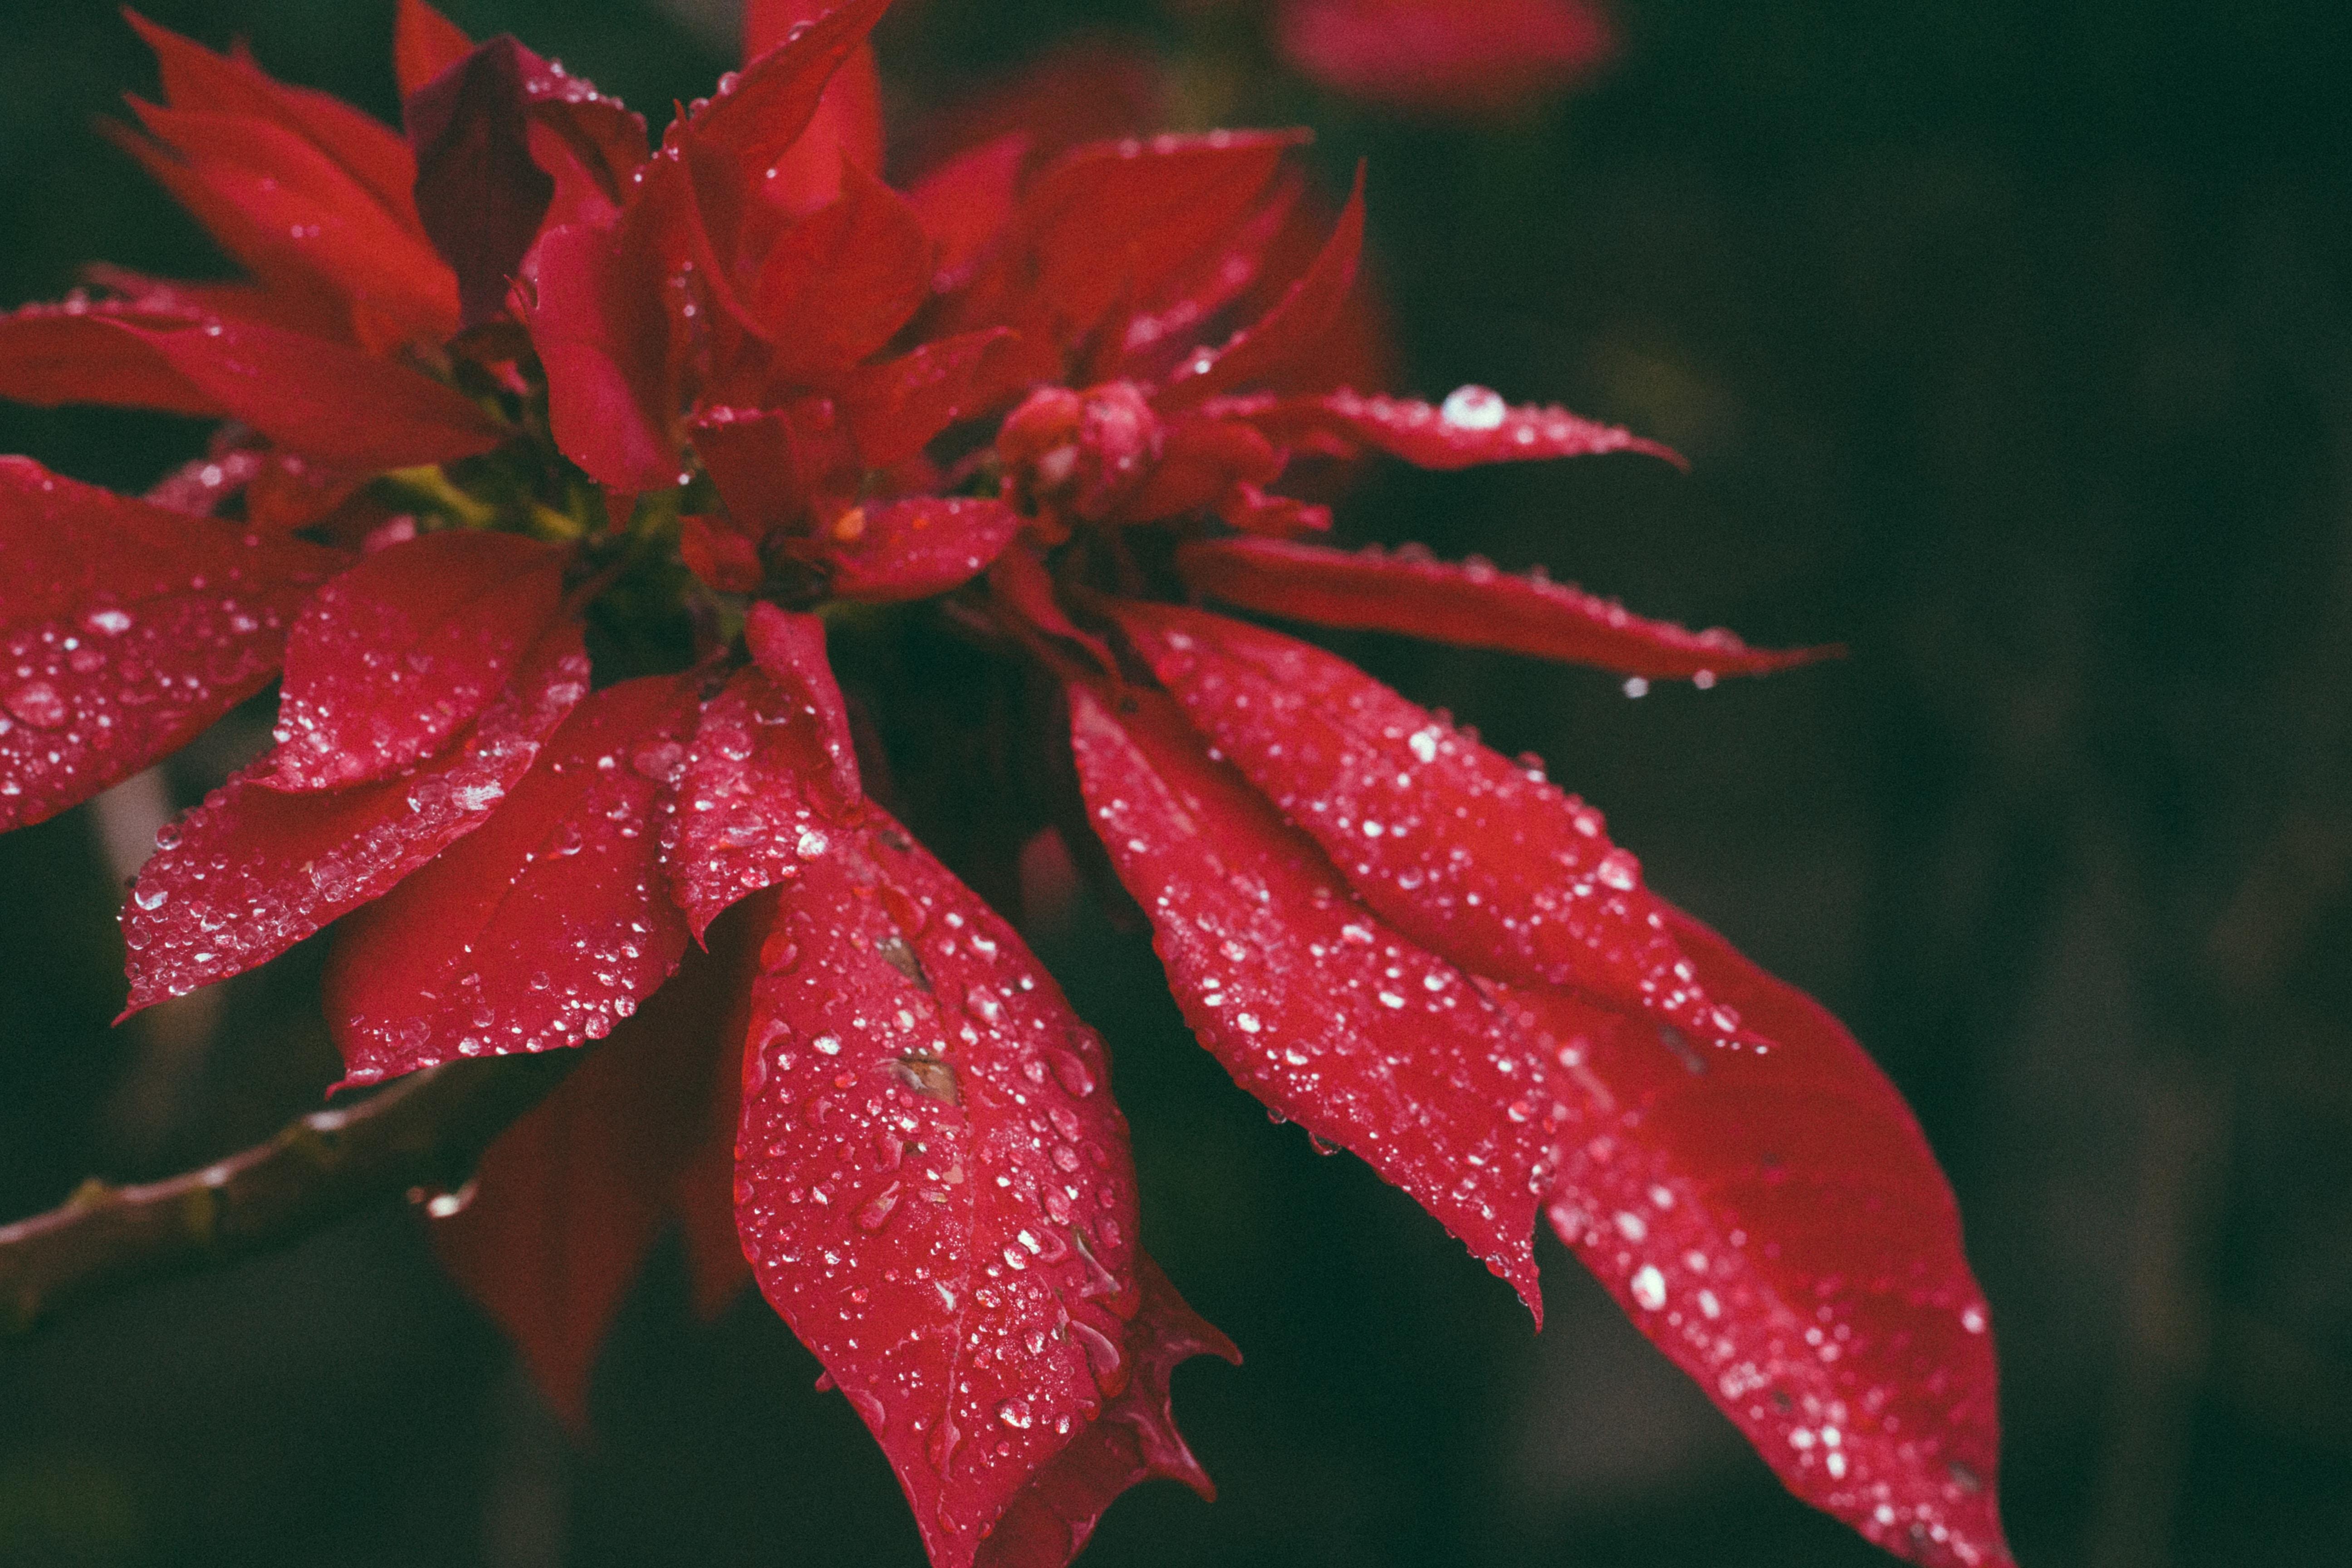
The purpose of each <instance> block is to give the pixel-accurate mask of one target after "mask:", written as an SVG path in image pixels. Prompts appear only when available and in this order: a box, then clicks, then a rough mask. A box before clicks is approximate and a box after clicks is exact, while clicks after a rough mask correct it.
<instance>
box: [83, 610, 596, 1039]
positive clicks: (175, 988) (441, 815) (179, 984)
mask: <svg viewBox="0 0 2352 1568" xmlns="http://www.w3.org/2000/svg"><path fill="white" fill-rule="evenodd" d="M587 689H588V657H587V654H586V652H585V651H584V650H583V647H582V646H581V640H580V628H579V627H578V626H562V627H560V628H558V629H556V630H555V631H553V632H551V633H549V634H548V635H547V636H545V637H541V639H540V641H539V644H538V646H537V647H533V648H531V649H530V651H529V653H528V654H527V655H526V656H525V657H524V658H522V660H521V661H520V664H519V665H518V667H517V668H515V670H514V672H513V677H512V679H511V680H509V682H508V684H507V686H506V689H504V690H503V691H502V692H500V693H499V696H498V699H497V700H495V701H493V702H492V703H491V704H490V705H489V706H488V709H486V710H484V711H483V712H482V714H481V715H480V717H479V718H478V719H476V720H474V721H472V723H471V725H470V727H469V728H468V729H467V731H466V732H465V733H464V734H463V735H462V736H460V737H459V738H458V739H457V743H456V744H454V745H452V746H450V747H449V748H448V750H447V751H446V752H443V753H442V754H440V755H438V756H436V757H433V758H431V759H429V760H427V761H425V763H422V764H421V765H419V766H417V767H415V768H414V769H413V770H411V771H409V772H408V773H404V774H403V775H402V776H400V777H397V778H387V779H383V780H382V781H380V782H377V783H373V784H356V785H354V786H352V787H350V788H343V789H333V790H322V791H318V792H314V793H310V794H303V795H289V794H286V793H284V792H282V791H280V790H278V789H276V788H273V787H270V786H271V785H272V784H274V783H275V782H276V778H275V775H274V774H272V773H269V771H268V760H267V759H265V760H264V761H263V762H262V763H259V764H257V765H256V766H255V767H254V768H252V769H249V770H247V772H246V773H241V774H238V775H237V776H236V777H234V778H232V779H230V780H229V782H228V783H227V784H224V785H222V786H221V787H220V788H219V789H217V790H215V791H214V792H213V793H212V794H211V795H209V796H207V797H206V798H205V803H204V804H203V805H200V806H198V807H196V808H195V809H194V811H191V812H189V813H188V814H187V815H185V816H183V817H181V818H180V819H179V821H177V822H175V823H173V825H172V826H169V827H168V828H166V829H165V830H164V833H165V837H166V838H167V839H168V842H165V843H163V844H162V847H159V848H158V849H157V850H156V852H155V854H154V855H153V856H152V857H151V858H149V859H148V861H147V863H146V865H145V866H144V867H142V868H141V870H140V873H139V882H138V886H137V888H136V889H134V890H133V891H132V893H131V901H130V902H129V903H128V904H126V905H124V906H123V910H122V937H123V945H124V947H125V948H126V949H128V950H129V953H130V961H129V965H128V967H129V969H130V973H131V999H130V1001H129V1003H128V1004H127V1008H128V1010H129V1011H131V1012H136V1011H138V1010H139V1009H141V1008H142V1007H147V1006H151V1005H153V1004H155V1003H157V1002H160V1001H162V1000H163V999H164V998H165V997H167V996H178V995H183V994H185V993H187V992H190V991H193V990H194V989H195V988H196V987H198V986H200V985H209V984H214V983H215V982H216V981H221V980H226V979H227V978H228V977H229V976H230V975H232V974H236V973H242V972H244V971H245V970H247V969H251V968H252V967H254V966H255V965H256V964H258V963H263V962H265V961H266V960H268V959H270V958H274V957H276V956H277V955H278V953H280V952H284V951H286V949H288V948H289V947H291V946H293V945H294V943H296V942H299V941H301V940H302V939H303V938H304V937H307V936H309V935H310V934H311V933H312V932H314V931H320V930H321V929H323V928H324V927H325V926H326V925H327V923H328V922H329V921H332V920H334V919H336V918H337V917H338V916H341V915H343V914H346V913H348V912H350V911H351V910H355V909H357V908H359V907H360V906H361V905H362V904H364V903H367V902H368V901H369V900H373V899H377V898H380V897H382V896H383V894H385V893H387V892H389V891H390V890H391V889H393V888H394V887H395V886H396V885H398V883H399V882H400V880H401V879H403V878H404V877H406V876H407V875H408V874H409V873H410V872H412V871H414V870H415V869H416V868H418V867H420V866H422V865H424V864H425V862H426V861H428V860H430V859H432V858H434V857H435V856H436V855H437V854H439V853H440V852H441V851H442V850H443V849H445V848H446V847H448V846H449V845H451V844H453V843H455V842H456V841H457V839H459V838H461V837H464V836H465V835H467V833H470V832H472V831H473V830H474V829H476V828H478V827H479V826H482V824H483V823H485V822H487V821H488V820H489V816H490V813H491V811H492V810H493V808H495V807H496V806H497V805H499V803H500V802H501V801H503V800H504V799H505V798H506V796H507V795H508V793H509V791H511V790H512V789H513V788H514V787H515V785H516V784H518V783H519V782H520V780H521V778H522V776H523V774H524V773H525V772H526V771H528V770H529V768H530V764H531V762H532V760H533V759H534V758H535V757H537V756H538V754H539V750H540V747H541V744H542V743H543V742H545V741H546V739H547V737H548V736H549V734H550V733H551V732H552V731H554V729H555V727H556V726H557V725H558V724H559V723H561V722H562V721H563V718H564V715H565V714H567V713H568V712H570V711H571V710H572V705H573V704H574V703H576V702H578V701H579V700H580V699H581V697H582V696H583V694H584V693H585V692H586V691H587Z"/></svg>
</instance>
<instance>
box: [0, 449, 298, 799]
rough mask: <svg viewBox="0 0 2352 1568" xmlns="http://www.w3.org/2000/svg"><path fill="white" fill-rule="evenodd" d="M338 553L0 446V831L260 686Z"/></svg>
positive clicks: (187, 733) (134, 767)
mask: <svg viewBox="0 0 2352 1568" xmlns="http://www.w3.org/2000/svg"><path fill="white" fill-rule="evenodd" d="M343 559H344V557H342V556H341V554H340V553H338V552H334V551H331V550H324V549H321V548H320V547H319V546H317V545H313V544H307V543H304V542H301V541H299V540H293V539H287V538H283V537H278V536H275V535H270V534H267V533H262V532H258V531H253V530H250V529H247V528H246V527H245V526H243V525H241V524H238V523H234V522H224V521H215V520H213V519H210V518H191V517H185V516H183V515H181V514H179V513H177V512H171V511H165V510H162V509H160V508H158V507H152V506H149V505H147V504H146V503H144V502H142V501H135V500H128V499H127V498H124V497H121V496H117V495H112V494H110V493H109V492H107V491H105V490H101V489H96V488H95V487H93V486H89V485H84V484H78V483H76V482H75V481H74V480H72V479H65V478H63V477H61V476H59V475H57V474H52V473H50V472H49V471H48V470H47V469H45V468H42V467H41V466H40V465H39V464H37V463H34V462H31V461H29V460H28V459H26V458H0V581H5V583H6V584H8V588H7V593H6V595H5V597H0V830H5V829H6V828H10V827H21V826H26V824H28V823H35V822H39V821H41V820H42V819H44V818H46V817H49V816H56V815H57V814H58V812H60V811H63V810H65V809H66V808H67V807H68V806H70V805H77V804H79V802H81V801H83V800H86V799H88V798H89V796H91V795H96V794H97V793H98V792H99V791H100V790H102V789H104V788H105V787H106V786H107V785H109V784H114V783H116V782H118V781H120V780H121V779H124V778H127V777H129V776H130V775H131V774H132V773H137V772H138V771H139V770H140V769H142V768H143V767H145V766H147V765H148V764H149V763H152V762H154V761H155V760H156V759H158V758H160V757H163V756H167V755H169V754H170V753H171V752H174V751H176V750H178V749H179V748H180V747H182V746H184V745H185V744H186V743H187V742H190V741H192V740H194V738H195V737H196V735H197V734H198V732H200V731H203V730H205V728H207V727H208V726H210V725H211V723H212V722H213V721H215V719H218V718H219V717H220V716H221V715H222V714H224V713H226V712H227V711H228V710H230V709H231V708H234V707H235V706H236V704H238V703H239V702H242V701H244V700H246V699H247V698H248V697H250V696H252V695H253V694H254V693H255V692H257V691H258V690H260V689H262V688H263V687H264V686H266V685H268V682H269V679H270V678H271V677H272V676H274V675H275V674H276V673H277V672H278V659H279V657H280V654H281V651H282V650H283V648H284V647H285V640H286V627H287V625H288V624H289V622H291V621H292V620H293V619H294V616H295V614H296V612H297V611H298V610H299V608H300V606H301V604H302V602H303V600H305V599H307V598H308V597H309V596H310V592H311V590H312V588H313V587H314V586H315V585H316V584H318V583H319V582H320V581H321V580H322V579H324V578H325V577H327V576H328V575H329V574H331V573H332V572H333V571H334V570H335V568H336V567H337V566H338V565H339V564H340V563H341V562H342V560H343Z"/></svg>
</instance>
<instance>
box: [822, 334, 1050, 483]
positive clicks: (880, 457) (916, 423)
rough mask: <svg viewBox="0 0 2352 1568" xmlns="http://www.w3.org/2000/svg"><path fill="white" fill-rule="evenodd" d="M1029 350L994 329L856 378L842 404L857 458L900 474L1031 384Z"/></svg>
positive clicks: (866, 369)
mask: <svg viewBox="0 0 2352 1568" xmlns="http://www.w3.org/2000/svg"><path fill="white" fill-rule="evenodd" d="M1023 351H1024V343H1023V342H1022V340H1021V337H1020V335H1019V334H1018V333H1016V332H1013V331H1007V330H1006V329H1004V328H1002V327H992V328H989V329H987V330H986V331H977V332H965V333H963V334H961V336H958V337H952V338H942V339H940V340H939V341H938V342H929V343H925V344H923V345H922V346H921V347H920V348H918V349H915V350H912V351H910V352H909V353H906V354H904V355H902V356H901V357H899V358H898V359H894V360H885V361H883V362H882V363H879V364H874V365H866V366H863V367H861V368H860V369H858V370H856V372H854V373H852V374H851V375H850V377H849V380H848V383H847V384H846V385H845V387H844V388H843V391H842V394H841V405H842V412H843V414H844V416H845V417H846V418H847V420H848V422H849V432H850V435H851V437H853V438H854V439H855V440H856V443H857V451H858V455H859V456H860V457H862V458H865V459H866V463H867V464H868V465H869V466H870V467H873V468H894V467H896V466H897V465H898V464H900V463H903V462H905V461H906V460H907V459H908V458H911V457H913V456H915V455H916V454H917V453H919V452H920V451H921V450H922V449H923V447H925V446H927V445H929V442H930V439H931V437H934V436H937V435H938V434H939V433H940V431H942V430H945V429H946V428H947V427H948V426H950V425H952V424H954V423H955V422H956V421H957V420H959V419H968V418H971V417H972V416H976V415H981V414H985V413H987V412H988V411H989V410H991V409H992V408H994V407H995V406H996V405H999V404H1001V403H1003V402H1004V401H1005V400H1006V399H1008V398H1010V397H1011V396H1012V395H1013V393H1015V392H1017V391H1018V390H1020V388H1021V387H1022V385H1023V384H1024V383H1025V382H1026V380H1027V378H1028V377H1027V373H1028V371H1029V369H1030V367H1029V365H1028V364H1027V363H1025V362H1026V360H1027V359H1028V358H1029V357H1030V356H1028V355H1026V354H1024V352H1023Z"/></svg>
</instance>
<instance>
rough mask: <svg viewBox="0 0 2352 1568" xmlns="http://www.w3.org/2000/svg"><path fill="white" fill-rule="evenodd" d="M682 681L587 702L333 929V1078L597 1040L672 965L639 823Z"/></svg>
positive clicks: (677, 917) (659, 789) (682, 697)
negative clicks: (475, 815) (522, 767)
mask: <svg viewBox="0 0 2352 1568" xmlns="http://www.w3.org/2000/svg"><path fill="white" fill-rule="evenodd" d="M698 689H699V680H698V679H697V678H694V677H690V676H688V677H678V676H654V677H647V678H645V679H638V680H626V681H623V682H622V683H621V684H620V685H618V686H614V687H609V688H607V689H604V690H603V691H599V692H597V693H595V694H594V695H593V696H591V697H589V698H588V699H586V700H584V701H583V702H582V703H581V704H580V706H579V707H578V708H576V709H574V710H572V716H571V717H570V718H569V719H567V720H565V721H564V722H563V725H562V728H560V729H559V730H557V731H556V732H555V734H554V735H553V736H552V737H551V739H550V740H549V742H548V743H547V744H546V746H545V747H544V748H542V750H541V753H540V757H539V760H538V762H537V763H535V764H534V765H533V767H532V768H531V770H530V773H526V774H524V775H523V779H522V782H521V783H520V784H518V785H516V786H515V788H514V789H513V790H512V791H510V792H509V794H508V795H507V798H506V800H505V801H504V802H503V803H502V804H501V805H499V808H498V809H497V810H496V811H495V812H493V813H492V814H491V816H490V819H489V821H488V822H487V823H484V824H483V825H482V826H479V827H478V828H476V829H475V830H474V831H473V832H472V833H470V834H468V835H467V836H466V837H463V838H461V839H459V840H457V843H455V844H453V845H452V846H450V847H448V848H447V849H445V850H443V851H442V852H441V855H440V856H439V858H436V859H435V860H434V861H433V862H432V864H430V865H428V866H426V867H425V868H424V869H423V870H421V871H418V872H416V873H415V874H414V875H413V876H411V877H409V878H408V879H407V880H405V881H404V882H402V883H401V884H400V886H399V887H397V888H395V889H393V891H392V892H391V893H390V894H388V895H386V896H385V897H383V898H381V899H378V900H376V901H375V902H373V903H372V904H369V905H367V906H366V907H365V908H363V909H362V910H359V911H357V912H356V913H354V914H353V915H352V916H351V917H350V919H349V920H348V921H345V922H344V923H343V925H341V927H340V928H339V929H338V930H337V932H336V940H335V947H334V952H333V954H332V956H331V959H330V961H329V963H328V966H327V981H326V996H327V1017H328V1022H329V1024H330V1025H331V1027H332V1029H333V1032H334V1037H335V1044H336V1046H337V1047H338V1048H339V1049H341V1052H342V1054H343V1062H344V1065H345V1067H346V1068H347V1069H348V1071H347V1076H346V1077H345V1079H344V1081H345V1082H346V1083H374V1082H377V1081H379V1080H380V1079H384V1078H386V1077H389V1076H391V1075H394V1074H396V1073H404V1072H414V1071H415V1070H416V1069H417V1068H425V1067H432V1066H435V1065H436V1064H438V1063H440V1062H445V1061H452V1060H455V1059H457V1058H460V1057H473V1056H503V1055H508V1054H511V1053H515V1052H521V1051H544V1050H553V1049H557V1048H559V1047H565V1046H575V1045H578V1044H579V1043H580V1042H581V1041H582V1040H583V1039H597V1038H602V1037H604V1036H605V1035H606V1034H609V1033H610V1032H611V1031H612V1028H613V1026H614V1025H615V1024H617V1023H618V1022H619V1021H620V1020H622V1019H623V1018H625V1017H627V1016H629V1015H630V1014H632V1013H634V1012H635V1011H636V1007H637V1004H638V1003H640V1002H641V1001H643V1000H644V999H645V998H646V996H648V995H650V994H652V993H653V990H654V987H656V986H657V985H659V984H661V983H662V981H663V980H665V979H666V978H667V977H668V975H669V973H670V972H671V971H672V970H673V969H675V968H677V961H678V955H679V954H680V953H681V952H684V951H685V949H686V944H687V940H688V939H687V930H686V917H685V916H684V915H682V914H680V913H679V912H678V910H677V908H676V906H674V905H673V904H672V903H671V902H670V900H669V889H668V887H667V881H666V879H664V878H663V876H662V874H661V856H660V849H659V846H658V844H657V843H656V823H657V822H658V820H659V816H660V806H661V803H662V800H663V798H664V797H665V796H666V795H667V793H668V792H669V790H670V788H671V786H672V785H673V784H675V783H676V782H677V777H678V774H679V773H680V772H681V770H682V769H683V768H684V766H685V762H686V742H687V740H688V738H689V737H690V736H691V734H692V732H693V727H694V715H695V711H696V698H697V696H698Z"/></svg>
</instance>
